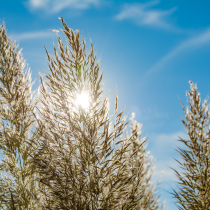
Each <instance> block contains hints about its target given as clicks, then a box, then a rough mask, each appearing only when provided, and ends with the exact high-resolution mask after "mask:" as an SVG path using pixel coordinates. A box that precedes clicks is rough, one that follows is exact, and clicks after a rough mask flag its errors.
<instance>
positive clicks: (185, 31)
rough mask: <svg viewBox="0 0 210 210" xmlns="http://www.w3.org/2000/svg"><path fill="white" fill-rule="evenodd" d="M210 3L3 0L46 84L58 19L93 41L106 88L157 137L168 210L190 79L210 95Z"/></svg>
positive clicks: (152, 143)
mask: <svg viewBox="0 0 210 210" xmlns="http://www.w3.org/2000/svg"><path fill="white" fill-rule="evenodd" d="M209 8H210V1H209V0H203V1H198V0H185V1H183V0H173V1H172V0H168V1H156V0H154V1H143V0H142V1H138V0H136V1H132V0H130V1H128V0H127V1H123V0H121V1H120V0H106V1H105V0H104V1H103V0H25V1H21V0H6V1H2V2H1V7H0V21H1V22H2V21H4V22H5V24H6V28H7V32H8V34H9V36H10V37H11V38H13V39H15V40H16V41H17V42H18V43H19V46H20V48H23V51H22V53H23V56H24V58H25V59H26V61H27V62H28V64H29V66H30V68H31V71H32V78H33V80H36V82H35V85H34V88H37V87H38V85H39V74H38V73H39V72H41V73H42V74H44V73H45V72H47V71H48V67H47V59H46V55H45V51H44V45H45V46H46V48H47V49H48V50H49V52H51V53H53V51H52V46H53V45H52V43H53V41H55V42H56V33H54V32H52V31H50V29H60V28H62V25H61V22H60V20H58V17H60V16H62V17H63V18H64V20H65V21H66V23H67V25H68V26H69V27H71V28H73V29H74V30H76V29H79V30H80V31H81V33H82V34H83V37H84V39H85V40H86V42H87V45H89V44H88V43H90V42H89V40H90V38H91V40H92V42H93V45H94V48H95V51H96V53H97V56H98V59H100V61H101V70H102V71H104V80H103V82H104V89H105V93H106V94H107V95H108V96H109V97H110V98H111V99H110V100H111V106H113V101H114V97H115V93H116V89H117V92H118V96H119V105H120V108H121V109H123V108H124V107H126V114H127V115H128V117H129V116H130V115H131V113H132V112H135V113H136V120H137V121H138V122H140V123H142V124H143V128H142V129H143V136H147V137H149V140H148V149H149V150H150V151H151V154H152V155H153V157H154V159H156V163H155V165H156V170H155V174H154V179H155V180H158V178H159V176H160V174H161V171H162V170H164V171H165V173H164V175H163V177H162V181H161V185H160V188H162V190H161V193H162V195H161V199H162V200H164V199H165V200H166V207H167V208H166V209H170V210H174V209H177V208H176V207H175V205H174V204H173V201H174V200H173V199H172V198H171V196H170V194H169V193H167V191H171V186H174V181H175V177H174V176H173V173H172V171H171V170H170V168H169V166H171V167H174V168H176V167H177V166H176V164H175V161H174V160H173V158H178V156H177V153H176V152H175V148H176V146H178V145H179V144H178V142H177V140H178V136H185V130H184V126H183V125H182V123H181V121H180V119H182V118H183V117H184V114H183V111H182V108H181V105H180V102H179V98H180V99H181V100H182V102H183V103H184V104H185V105H186V91H187V90H189V83H188V82H189V80H192V81H193V82H195V83H197V85H198V89H199V91H200V92H201V96H202V98H203V99H204V98H205V97H206V96H207V95H210V87H209V77H210V59H209V58H210V57H209V56H210V21H209V20H210V13H209Z"/></svg>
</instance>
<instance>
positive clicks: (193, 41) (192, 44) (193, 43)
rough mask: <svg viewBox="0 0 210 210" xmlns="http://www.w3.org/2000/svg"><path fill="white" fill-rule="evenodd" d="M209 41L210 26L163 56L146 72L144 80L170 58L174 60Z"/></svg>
mask: <svg viewBox="0 0 210 210" xmlns="http://www.w3.org/2000/svg"><path fill="white" fill-rule="evenodd" d="M207 43H210V28H209V29H207V30H206V31H205V32H203V33H201V34H200V35H198V36H196V37H194V38H190V39H187V40H186V41H184V42H183V43H181V44H179V45H178V46H177V47H175V48H174V49H172V50H171V51H170V52H169V53H167V54H166V55H165V56H163V57H162V58H161V59H160V60H159V61H158V62H157V63H156V64H155V65H154V66H153V67H152V68H151V69H150V70H148V71H147V72H146V74H145V75H144V78H143V80H145V79H146V78H147V77H148V76H150V75H152V74H153V73H156V72H158V71H159V70H160V69H161V68H162V67H163V66H164V65H166V64H167V63H168V62H169V61H170V60H172V59H173V58H174V57H176V56H177V55H178V54H180V53H182V52H183V51H185V50H187V49H190V48H196V47H200V46H202V45H204V44H207Z"/></svg>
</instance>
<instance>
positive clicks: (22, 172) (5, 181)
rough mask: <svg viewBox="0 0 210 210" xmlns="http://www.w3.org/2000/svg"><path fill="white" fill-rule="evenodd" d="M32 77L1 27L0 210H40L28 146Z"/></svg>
mask: <svg viewBox="0 0 210 210" xmlns="http://www.w3.org/2000/svg"><path fill="white" fill-rule="evenodd" d="M31 86H32V83H31V75H30V71H29V69H28V68H27V67H25V62H24V60H23V58H22V55H21V52H20V51H18V47H17V46H16V44H15V42H12V40H11V39H9V38H8V37H7V34H6V30H5V26H4V24H2V25H0V153H1V160H0V208H1V209H37V204H38V202H37V201H38V194H37V187H36V184H35V182H34V175H33V170H32V165H31V163H30V155H29V154H30V153H31V152H32V147H31V146H30V145H29V144H28V142H29V140H30V139H31V137H32V135H31V133H32V127H33V125H34V117H33V110H34V107H35V104H36V102H35V101H33V100H32V92H31Z"/></svg>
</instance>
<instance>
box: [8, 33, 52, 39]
mask: <svg viewBox="0 0 210 210" xmlns="http://www.w3.org/2000/svg"><path fill="white" fill-rule="evenodd" d="M52 36H53V33H52V32H50V31H34V32H26V33H22V34H10V37H12V39H13V40H17V41H22V40H30V39H45V38H49V37H52Z"/></svg>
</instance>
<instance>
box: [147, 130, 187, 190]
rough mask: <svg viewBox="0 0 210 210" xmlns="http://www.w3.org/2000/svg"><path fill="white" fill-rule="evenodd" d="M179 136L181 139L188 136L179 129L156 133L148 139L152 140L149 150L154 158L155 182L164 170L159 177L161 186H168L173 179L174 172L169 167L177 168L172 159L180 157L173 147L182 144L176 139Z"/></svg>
mask: <svg viewBox="0 0 210 210" xmlns="http://www.w3.org/2000/svg"><path fill="white" fill-rule="evenodd" d="M179 137H180V138H183V139H187V138H188V136H187V134H186V133H184V132H182V131H179V132H175V133H169V134H156V135H154V136H152V137H151V139H150V141H152V145H151V146H150V147H151V148H150V151H151V154H153V156H154V158H155V159H156V162H155V171H154V180H155V181H156V182H157V180H158V178H159V177H160V175H161V173H162V172H163V171H164V173H163V175H162V179H161V183H162V186H163V188H168V187H169V186H168V184H169V183H173V182H174V181H175V175H174V172H173V170H172V169H171V168H170V167H172V168H174V169H176V170H179V168H178V164H177V162H176V161H175V159H174V158H176V159H180V156H179V154H178V153H177V152H176V151H175V149H176V148H177V147H183V146H184V145H183V144H182V143H181V142H180V141H178V140H179Z"/></svg>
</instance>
